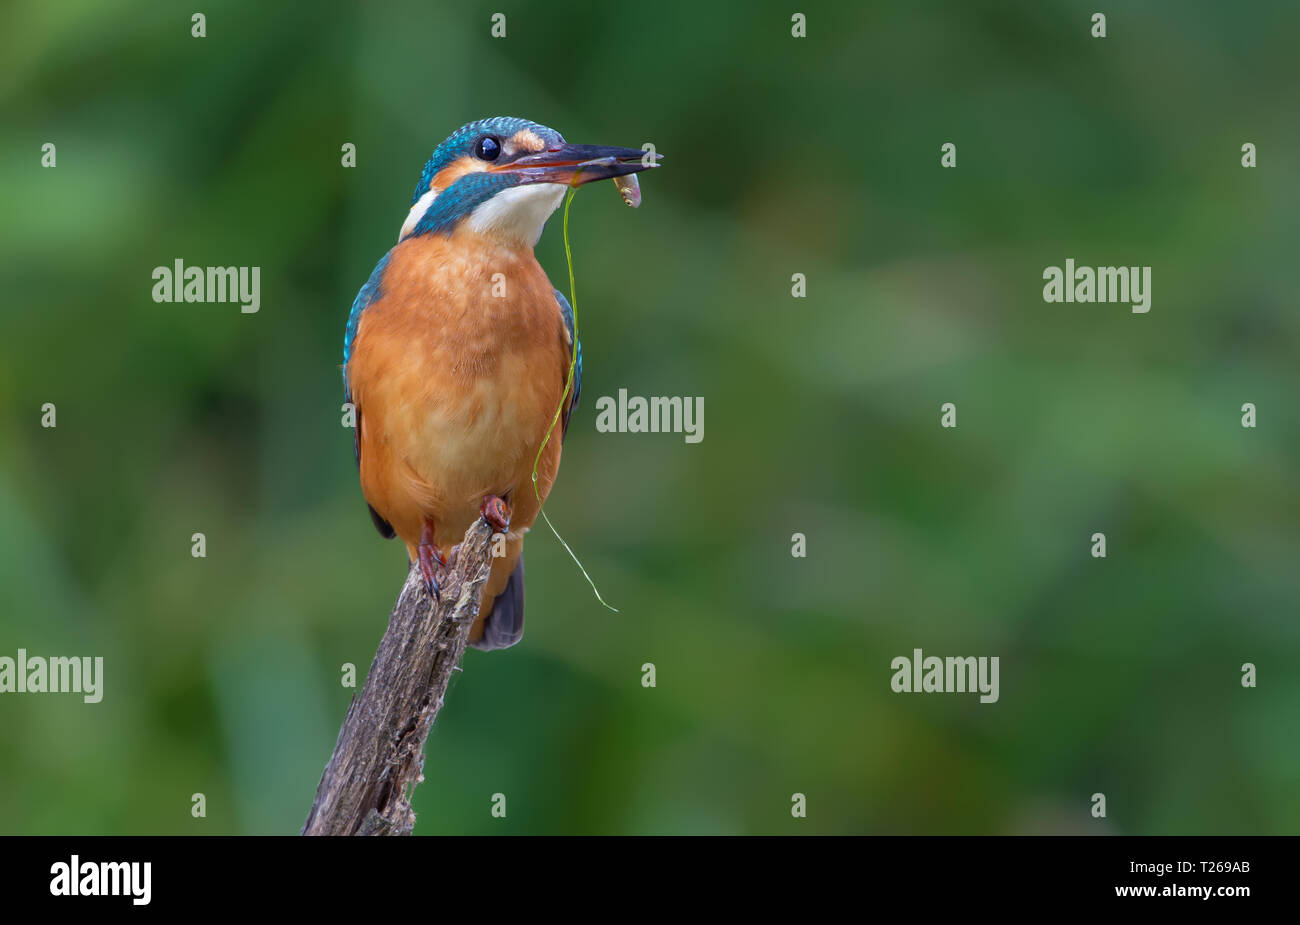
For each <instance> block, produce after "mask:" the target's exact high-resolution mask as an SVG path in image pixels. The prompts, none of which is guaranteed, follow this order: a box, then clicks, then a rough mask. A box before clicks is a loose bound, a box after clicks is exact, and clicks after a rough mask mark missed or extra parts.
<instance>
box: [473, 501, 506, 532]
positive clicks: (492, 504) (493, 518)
mask: <svg viewBox="0 0 1300 925" xmlns="http://www.w3.org/2000/svg"><path fill="white" fill-rule="evenodd" d="M478 510H479V513H480V514H482V515H483V519H484V520H486V521H487V525H488V526H489V527H491V528H492V532H493V533H507V532H509V530H510V508H508V507H507V506H506V503H505V502H504V501H502V500H501V498H500V497H499V496H497V495H488V496H487V497H486V498H484V499H483V503H482V504H481V505H480V506H479V509H478Z"/></svg>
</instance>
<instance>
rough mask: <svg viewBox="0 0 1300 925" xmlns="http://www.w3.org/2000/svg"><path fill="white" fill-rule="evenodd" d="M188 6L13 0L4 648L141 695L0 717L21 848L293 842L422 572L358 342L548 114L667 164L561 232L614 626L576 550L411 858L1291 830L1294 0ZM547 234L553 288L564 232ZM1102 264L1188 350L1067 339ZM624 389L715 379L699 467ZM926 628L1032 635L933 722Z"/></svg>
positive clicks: (592, 496)
mask: <svg viewBox="0 0 1300 925" xmlns="http://www.w3.org/2000/svg"><path fill="white" fill-rule="evenodd" d="M198 8H199V9H200V10H201V11H202V12H204V13H205V14H206V16H207V32H208V36H207V38H204V39H194V38H191V37H190V14H191V12H193V11H194V10H192V9H190V8H188V7H184V6H183V5H180V4H175V3H168V2H152V3H149V2H95V3H78V2H60V3H44V2H26V0H25V2H9V3H7V4H5V5H4V6H3V7H0V107H2V113H0V114H2V116H3V122H2V124H3V133H2V134H0V171H2V173H3V178H4V198H5V205H4V209H3V213H2V214H3V218H2V219H0V253H3V255H4V259H3V265H2V268H0V283H2V284H3V288H4V292H5V305H4V308H3V309H2V311H3V318H4V324H3V337H2V338H0V655H9V656H11V657H13V656H14V655H16V651H17V649H18V648H20V647H23V648H26V649H27V650H28V652H29V653H31V654H33V655H36V654H40V655H102V656H103V657H104V659H105V663H106V664H105V695H104V699H103V701H102V702H101V703H99V704H97V705H86V704H83V703H82V702H81V698H80V697H78V696H74V695H62V696H44V697H38V696H34V695H19V694H9V695H4V696H0V756H2V760H0V832H3V833H204V834H206V833H286V832H296V831H297V830H298V828H299V827H300V826H301V824H302V821H303V819H304V817H305V815H306V812H307V809H308V807H309V805H310V803H311V799H312V795H313V793H314V790H315V787H316V784H317V781H318V779H319V776H320V772H321V770H322V768H323V766H324V764H325V762H326V760H327V758H328V756H329V753H330V750H331V748H332V747H333V744H334V739H335V736H336V734H337V730H338V726H339V724H340V722H341V721H342V718H343V715H344V712H345V710H346V707H347V703H348V700H349V698H350V696H351V695H352V693H353V692H352V691H351V690H348V689H345V688H343V687H342V686H341V685H340V683H339V678H340V666H341V665H342V664H343V663H345V662H352V663H355V664H356V665H357V666H358V668H359V671H360V673H361V674H362V675H364V672H365V670H366V668H367V667H368V665H369V663H370V659H371V657H372V655H373V653H374V650H375V646H376V644H377V643H378V640H379V637H380V635H381V634H382V632H383V629H384V626H385V621H386V618H387V614H388V611H389V608H390V606H391V604H392V601H393V598H394V596H395V594H396V592H397V589H398V587H399V586H400V584H401V580H402V576H403V571H404V568H405V555H404V551H403V549H402V548H401V546H400V545H399V544H397V543H393V542H385V541H382V540H381V539H380V538H379V536H378V535H377V534H376V533H375V531H374V529H373V527H372V526H371V523H370V518H369V517H368V516H367V515H366V510H365V507H364V504H363V503H362V499H361V494H360V489H359V487H358V484H357V476H356V471H355V467H354V464H353V458H352V435H351V433H350V431H347V430H344V429H343V428H342V427H340V409H339V405H340V402H341V401H342V396H341V384H340V377H339V369H338V365H339V362H340V346H341V339H342V332H343V325H344V320H345V318H346V315H347V312H348V309H349V307H350V305H351V303H352V299H353V297H354V296H355V294H356V291H357V290H358V288H360V286H361V284H362V283H363V282H364V281H365V279H366V277H367V275H368V274H369V273H370V270H371V268H372V267H373V266H374V264H375V262H376V260H377V259H378V258H379V257H380V256H381V255H382V254H383V253H384V252H385V251H386V250H387V249H388V248H389V247H390V246H391V245H392V244H393V243H394V241H395V240H396V235H397V230H398V228H399V226H400V225H401V223H402V221H403V219H404V218H405V216H406V212H407V209H408V207H409V199H410V194H411V189H412V188H413V186H414V184H415V181H416V179H417V177H418V176H419V173H420V169H421V167H422V166H423V164H424V161H425V160H426V159H427V157H428V156H429V153H430V151H431V150H432V149H433V148H434V146H436V145H437V144H438V142H439V141H441V140H442V139H443V138H444V137H445V136H446V135H447V134H448V133H450V132H451V131H452V130H453V129H455V128H456V127H458V126H459V125H461V124H462V123H464V122H467V121H470V120H472V119H476V118H480V117H484V116H489V115H505V114H508V115H522V116H525V117H528V118H531V119H535V120H537V121H540V122H543V123H545V124H547V125H551V126H553V127H555V128H556V129H558V130H559V131H561V132H562V133H564V134H565V136H566V137H567V138H568V139H569V140H571V141H577V142H589V143H603V144H619V145H633V146H639V145H641V144H642V143H643V142H647V141H649V142H653V143H654V144H655V145H656V147H657V148H658V150H659V151H660V152H662V153H663V154H664V155H665V159H664V167H663V169H662V170H659V171H656V172H655V173H653V174H651V175H648V176H643V178H642V179H643V183H642V186H643V189H644V192H645V203H644V205H643V206H642V208H641V209H640V210H639V211H637V212H632V211H629V210H628V209H627V208H626V207H624V206H623V205H622V203H621V202H620V201H619V197H618V196H617V194H616V192H615V190H614V189H613V185H612V184H599V185H597V186H592V187H588V188H586V189H584V191H583V193H582V195H580V196H578V198H577V199H576V201H575V202H574V206H573V216H572V220H571V231H572V238H573V248H574V259H575V262H576V273H577V281H578V296H579V314H580V326H581V336H582V340H583V343H584V353H585V358H586V365H585V378H584V385H583V404H582V408H581V409H580V412H579V414H578V416H577V417H576V419H575V422H574V425H573V427H572V429H571V430H570V433H569V438H568V440H567V442H566V446H565V453H564V465H563V467H562V471H561V476H560V480H559V482H558V485H557V487H556V489H555V491H554V493H553V494H552V496H551V498H550V501H549V503H548V508H547V509H548V511H549V512H550V515H551V517H552V518H553V519H554V520H555V522H556V524H557V525H558V527H559V528H560V530H561V531H562V532H563V533H564V535H565V537H566V539H567V540H568V541H569V542H570V543H571V544H572V546H573V547H574V549H575V550H576V551H577V552H578V554H579V555H580V556H581V557H582V558H583V560H584V562H585V564H586V566H587V567H588V569H589V570H590V572H591V573H592V575H593V576H594V578H595V579H596V581H597V583H598V584H599V586H600V588H601V590H602V592H603V593H604V594H605V596H606V597H607V598H608V599H610V600H611V601H612V602H613V603H614V604H615V605H617V606H618V607H619V608H620V609H621V613H619V614H611V613H609V612H607V611H605V610H603V609H602V608H601V607H600V606H599V605H598V604H597V602H596V601H595V600H594V599H593V597H592V595H591V593H590V591H589V589H588V588H587V586H586V584H585V582H584V581H583V580H582V577H581V575H580V574H579V573H578V571H577V570H576V568H575V567H574V566H573V564H572V563H571V562H570V561H569V560H568V558H567V556H566V554H565V553H564V551H563V549H562V548H561V547H560V546H559V545H558V543H556V542H555V540H554V538H552V537H551V536H550V535H549V533H548V532H546V531H544V530H542V531H541V532H538V531H534V533H533V535H532V537H531V539H530V540H529V543H528V556H527V559H528V632H527V635H526V636H525V638H524V641H523V643H522V644H521V645H519V646H517V647H515V648H513V649H511V650H509V651H506V652H496V653H480V652H471V653H470V654H469V655H468V656H467V657H466V660H465V665H464V667H465V671H464V673H463V674H462V675H460V676H458V678H457V680H456V682H455V684H454V686H453V689H452V691H451V693H450V696H449V700H448V706H447V708H446V709H445V710H444V711H443V713H442V715H441V716H440V717H439V719H438V722H437V725H436V726H435V728H434V731H433V734H432V736H431V738H430V744H429V751H428V759H427V762H426V766H425V775H426V781H425V783H424V784H422V785H421V786H420V787H419V788H418V790H417V791H416V797H415V808H416V810H417V812H418V814H419V824H418V826H417V832H420V833H423V834H437V833H462V832H483V833H493V832H496V833H505V832H512V833H549V832H567V833H813V832H817V833H859V832H882V833H885V832H899V833H901V832H907V833H938V832H946V833H978V832H993V833H1015V832H1119V833H1257V832H1258V833H1283V832H1288V833H1294V832H1296V831H1297V830H1300V786H1297V785H1298V784H1300V734H1298V730H1297V725H1298V723H1297V720H1298V717H1300V674H1298V673H1297V657H1298V656H1300V639H1298V635H1300V634H1298V633H1297V624H1296V617H1297V606H1296V605H1297V601H1298V600H1300V569H1298V568H1297V567H1296V559H1297V539H1298V535H1297V534H1298V531H1297V523H1298V522H1300V495H1298V493H1297V487H1296V485H1297V478H1296V477H1297V465H1296V458H1297V451H1300V429H1298V428H1297V421H1296V413H1295V412H1296V399H1297V391H1298V390H1297V385H1298V384H1300V373H1298V372H1297V362H1296V358H1297V341H1298V335H1300V321H1298V320H1297V313H1296V305H1295V293H1296V280H1295V275H1294V274H1295V266H1296V247H1297V243H1300V225H1298V222H1297V215H1300V208H1298V207H1300V202H1298V201H1297V198H1298V195H1300V157H1298V156H1297V152H1298V151H1300V121H1298V120H1297V119H1296V108H1295V106H1296V100H1297V99H1298V98H1300V72H1298V71H1297V68H1296V64H1295V49H1294V42H1295V39H1294V37H1295V35H1296V34H1297V33H1300V6H1297V4H1295V3H1290V2H1288V3H1276V4H1270V3H1252V4H1242V5H1229V4H1222V3H1218V2H1212V0H1202V2H1174V0H1169V2H1126V3H1122V4H1111V5H1110V9H1107V10H1105V12H1107V13H1108V14H1109V21H1108V32H1109V35H1108V37H1107V38H1105V39H1104V40H1097V39H1093V38H1091V37H1090V35H1089V26H1090V22H1089V19H1090V16H1091V13H1092V12H1093V11H1094V10H1095V9H1097V8H1098V5H1097V4H1095V3H1083V2H1067V0H1056V2H1038V0H1025V2H1016V3H1013V2H983V3H971V2H958V0H953V2H946V3H939V2H934V3H929V2H920V3H889V4H883V3H862V4H831V3H823V2H818V3H803V2H802V0H800V2H796V3H776V2H760V3H753V2H736V3H733V4H729V5H707V6H706V5H705V4H699V3H685V2H675V0H674V2H660V3H656V4H652V5H631V4H618V5H616V4H611V5H606V6H603V7H601V6H596V7H593V6H592V5H591V4H589V3H585V2H576V0H564V2H556V0H546V2H541V0H529V2H517V0H510V2H498V0H490V2H486V3H484V2H460V3H455V4H452V3H437V4H434V3H427V2H409V3H360V2H333V3H328V2H321V3H314V4H303V5H301V6H299V7H296V8H294V7H289V6H279V5H273V4H268V3H261V2H254V0H245V2H234V0H231V2H222V0H210V2H205V3H203V4H200V5H198ZM793 9H798V10H800V11H803V12H805V13H806V14H807V16H808V37H807V38H806V39H793V38H791V36H790V14H791V12H792V10H793ZM497 11H501V12H505V13H506V15H507V37H506V38H505V39H493V38H492V37H491V36H490V25H491V23H490V16H491V14H492V13H493V12H497ZM45 142H54V143H55V144H56V145H57V152H58V154H57V156H58V166H57V167H56V168H54V169H42V168H41V166H40V155H41V145H42V144H43V143H45ZM345 142H351V143H353V144H355V145H356V147H357V167H356V168H355V169H344V168H343V167H341V166H340V156H341V155H340V146H341V145H342V144H343V143H345ZM944 142H953V143H955V144H956V145H957V151H958V165H959V166H958V168H957V169H955V170H944V169H941V168H940V166H939V154H940V151H939V149H940V145H941V144H943V143H944ZM1244 142H1252V143H1254V144H1255V145H1257V147H1258V152H1259V154H1258V157H1259V167H1258V168H1257V169H1254V170H1246V169H1242V167H1241V166H1240V157H1241V153H1240V149H1241V145H1242V144H1243V143H1244ZM538 256H539V259H540V260H541V261H542V264H543V266H545V267H546V268H547V270H548V271H549V273H550V274H551V277H552V279H553V280H555V281H557V282H560V283H563V282H564V280H565V277H566V271H565V265H564V252H563V245H562V240H561V236H560V228H559V220H558V216H557V218H556V219H555V220H554V221H553V222H552V223H551V226H550V227H549V229H548V231H547V232H546V234H545V235H544V237H543V240H542V242H541V244H540V245H539V247H538ZM1067 257H1073V258H1074V259H1075V260H1076V261H1077V262H1078V263H1080V264H1089V265H1098V264H1136V265H1150V266H1152V267H1153V299H1152V309H1151V312H1150V314H1147V315H1135V314H1131V313H1130V312H1129V310H1128V307H1127V306H1125V305H1080V304H1073V305H1049V304H1045V303H1044V302H1043V301H1042V298H1041V292H1042V285H1043V283H1042V278H1041V274H1042V271H1043V268H1044V267H1045V266H1049V265H1062V264H1063V263H1064V261H1065V259H1066V258H1067ZM177 258H181V259H183V260H184V261H185V262H186V263H187V264H194V265H203V266H206V265H223V266H224V265H256V266H260V267H261V268H262V270H261V272H262V307H261V311H260V312H259V313H257V314H254V315H244V314H241V313H240V311H239V308H238V306H236V305H232V304H189V305H187V304H165V303H164V304H156V303H154V302H153V301H152V299H151V298H150V293H151V289H152V285H153V280H152V279H151V272H152V270H153V268H154V267H155V266H159V265H165V266H170V265H171V263H172V262H173V261H174V260H175V259H177ZM796 272H799V273H804V274H806V275H807V279H808V284H807V286H808V290H807V291H808V295H807V298H806V299H803V300H796V299H793V298H792V297H791V292H790V288H791V274H793V273H796ZM619 388H626V389H628V390H629V392H630V393H632V394H634V395H692V396H693V395H702V396H704V398H705V411H706V414H705V437H704V441H703V443H701V444H698V445H687V444H686V443H684V441H683V440H682V438H681V437H680V436H678V435H666V434H658V435H651V434H613V435H608V434H599V433H597V432H596V430H595V426H594V425H595V411H594V408H595V400H596V398H597V397H598V396H601V395H615V394H617V390H618V389H619ZM948 401H951V402H954V403H956V405H957V408H958V424H959V426H958V428H957V429H956V430H944V429H941V428H940V426H939V416H940V415H939V406H940V404H941V403H943V402H948ZM1247 401H1250V402H1254V403H1256V404H1257V406H1258V409H1259V412H1258V413H1259V426H1258V428H1257V429H1255V430H1246V429H1243V428H1242V427H1241V424H1240V417H1241V411H1240V407H1241V405H1242V403H1243V402H1247ZM45 402H54V403H55V404H56V405H57V408H58V427H57V429H53V430H49V429H42V428H41V426H40V408H41V406H42V404H43V403H45ZM196 531H201V532H203V533H205V534H206V536H207V550H208V552H207V558H205V559H195V558H192V557H191V555H190V536H191V534H193V533H194V532H196ZM1095 531H1102V532H1105V533H1106V534H1107V539H1108V544H1109V557H1108V558H1106V559H1104V560H1097V559H1093V558H1092V557H1091V556H1090V555H1089V538H1090V536H1091V535H1092V533H1093V532H1095ZM795 532H802V533H805V534H806V535H807V542H808V556H807V558H806V559H794V558H792V557H791V542H790V540H791V535H792V534H793V533H795ZM915 647H920V648H922V649H924V650H925V652H926V653H927V654H935V655H990V656H991V655H996V656H999V657H1000V659H1001V699H1000V701H999V702H998V703H997V704H996V705H981V704H979V703H978V701H977V699H976V698H975V697H973V696H968V695H967V696H963V695H933V696H928V697H923V696H916V695H901V694H894V693H892V692H891V691H890V685H889V680H890V676H891V670H890V668H889V664H890V660H891V659H892V658H893V657H894V656H896V655H903V654H907V655H910V653H911V651H912V649H913V648H915ZM1247 661H1249V662H1254V663H1256V664H1257V665H1258V671H1259V686H1258V688H1257V689H1254V690H1248V689H1243V688H1242V687H1241V684H1240V669H1241V665H1242V663H1243V662H1247ZM646 662H653V663H654V664H655V665H656V667H657V675H658V686H657V687H656V688H654V689H645V688H643V687H642V686H641V683H640V682H641V666H642V664H644V663H646ZM196 792H202V793H204V794H206V797H207V812H208V815H207V818H205V819H194V818H192V817H191V814H190V797H191V794H193V793H196ZM496 792H502V793H505V794H506V795H507V800H508V815H507V817H506V818H505V819H494V818H492V816H491V815H490V813H489V809H490V798H491V795H492V794H493V793H496ZM795 792H799V793H804V794H806V795H807V800H808V818H807V819H803V820H799V819H793V818H792V817H791V813H790V805H791V802H790V801H791V794H793V793H795ZM1094 792H1104V793H1105V794H1106V795H1107V799H1108V807H1107V808H1108V818H1107V819H1105V820H1094V819H1092V818H1091V817H1090V815H1089V812H1088V811H1089V808H1090V805H1091V804H1090V803H1089V797H1090V796H1091V795H1092V794H1093V793H1094Z"/></svg>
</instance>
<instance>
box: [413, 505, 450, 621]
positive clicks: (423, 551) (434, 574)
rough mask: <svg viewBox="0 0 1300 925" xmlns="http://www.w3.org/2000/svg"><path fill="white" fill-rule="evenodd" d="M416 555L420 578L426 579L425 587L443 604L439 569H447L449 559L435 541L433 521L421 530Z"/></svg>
mask: <svg viewBox="0 0 1300 925" xmlns="http://www.w3.org/2000/svg"><path fill="white" fill-rule="evenodd" d="M416 555H417V557H418V560H419V563H420V577H421V578H423V579H424V586H425V587H426V588H428V590H429V593H430V594H432V595H433V599H434V600H436V601H438V602H441V601H442V594H441V593H440V590H441V589H440V586H439V584H438V567H439V566H441V567H442V568H446V567H447V557H446V556H445V555H443V553H442V550H441V549H439V548H438V544H436V543H435V542H434V541H433V521H431V520H426V521H425V522H424V526H423V527H421V528H420V544H419V545H418V546H417V547H416Z"/></svg>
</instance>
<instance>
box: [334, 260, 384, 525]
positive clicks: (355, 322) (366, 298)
mask: <svg viewBox="0 0 1300 925" xmlns="http://www.w3.org/2000/svg"><path fill="white" fill-rule="evenodd" d="M390 253H391V252H390ZM388 257H389V255H388V254H385V255H384V256H383V258H382V259H381V260H380V261H379V263H378V264H376V265H375V269H374V270H373V271H372V272H371V274H370V278H369V279H368V280H366V284H365V285H364V286H362V287H361V291H360V292H358V293H357V297H356V299H355V300H354V301H353V302H352V311H351V312H349V313H348V324H347V327H346V328H345V329H344V331H343V400H344V401H345V402H349V403H351V401H352V388H351V386H349V385H348V360H350V359H352V345H353V343H354V342H355V341H356V339H357V329H358V328H359V327H360V326H361V313H362V312H363V311H365V310H366V306H368V305H370V304H371V303H372V302H374V301H375V300H377V299H378V298H379V297H380V296H381V295H382V294H383V293H382V292H381V291H380V281H381V280H382V279H383V278H384V268H385V267H387V266H388ZM353 407H354V410H355V413H356V426H355V427H354V428H353V430H352V450H353V452H354V453H355V455H356V457H357V468H358V469H360V468H361V408H360V407H359V406H355V405H354V406H353ZM366 508H367V509H368V510H369V511H370V519H371V520H373V521H374V522H375V529H376V530H378V531H379V535H380V536H382V537H384V538H385V539H389V540H391V539H392V538H393V537H394V536H396V535H397V534H396V531H395V530H393V526H392V524H390V523H389V522H388V521H386V520H384V518H383V517H382V516H381V515H380V514H379V512H378V511H376V510H375V509H374V508H373V507H371V506H370V505H369V504H367V505H366Z"/></svg>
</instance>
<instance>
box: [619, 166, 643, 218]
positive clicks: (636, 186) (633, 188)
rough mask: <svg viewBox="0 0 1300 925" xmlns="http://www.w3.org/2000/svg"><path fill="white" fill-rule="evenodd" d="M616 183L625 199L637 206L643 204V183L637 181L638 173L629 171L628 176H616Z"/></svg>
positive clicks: (632, 205)
mask: <svg viewBox="0 0 1300 925" xmlns="http://www.w3.org/2000/svg"><path fill="white" fill-rule="evenodd" d="M614 185H615V186H617V187H618V194H619V195H620V196H622V197H623V201H624V202H625V203H627V204H628V205H630V206H631V207H632V208H634V209H635V208H636V207H637V206H639V205H641V184H640V183H638V182H637V179H636V174H634V173H629V174H628V175H627V176H623V177H615V178H614Z"/></svg>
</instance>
